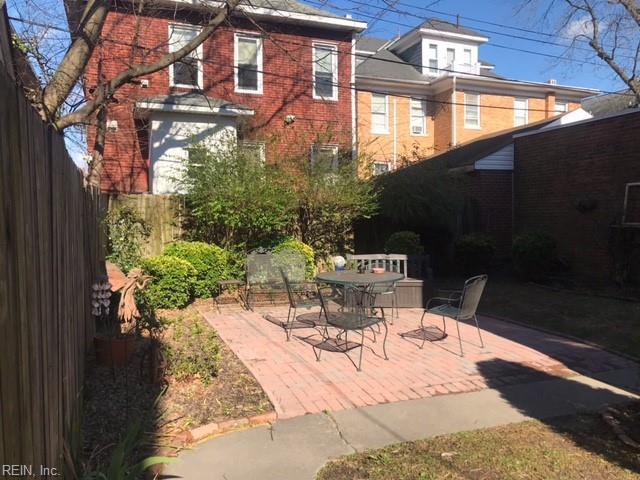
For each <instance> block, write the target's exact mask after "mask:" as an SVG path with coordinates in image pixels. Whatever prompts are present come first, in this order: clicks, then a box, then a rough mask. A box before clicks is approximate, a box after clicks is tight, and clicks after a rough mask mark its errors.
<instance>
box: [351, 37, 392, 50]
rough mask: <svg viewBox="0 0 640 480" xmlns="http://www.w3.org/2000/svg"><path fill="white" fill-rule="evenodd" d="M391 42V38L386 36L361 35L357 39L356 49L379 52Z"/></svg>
mask: <svg viewBox="0 0 640 480" xmlns="http://www.w3.org/2000/svg"><path fill="white" fill-rule="evenodd" d="M387 43H389V40H385V39H384V38H374V37H360V38H359V39H358V40H357V41H356V50H362V51H364V52H377V51H378V50H380V48H381V47H382V46H383V45H385V44H387Z"/></svg>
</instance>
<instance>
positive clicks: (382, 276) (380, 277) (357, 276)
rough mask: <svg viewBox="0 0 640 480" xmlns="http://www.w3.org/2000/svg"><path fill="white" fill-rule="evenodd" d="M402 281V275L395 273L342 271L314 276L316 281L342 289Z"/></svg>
mask: <svg viewBox="0 0 640 480" xmlns="http://www.w3.org/2000/svg"><path fill="white" fill-rule="evenodd" d="M402 279H404V274H402V273H396V272H384V273H371V272H365V273H358V272H357V271H355V270H343V271H338V272H322V273H319V274H318V275H316V280H317V281H318V282H320V283H328V284H329V285H340V286H343V287H346V286H353V287H365V286H367V285H372V284H376V283H388V282H397V281H399V280H402Z"/></svg>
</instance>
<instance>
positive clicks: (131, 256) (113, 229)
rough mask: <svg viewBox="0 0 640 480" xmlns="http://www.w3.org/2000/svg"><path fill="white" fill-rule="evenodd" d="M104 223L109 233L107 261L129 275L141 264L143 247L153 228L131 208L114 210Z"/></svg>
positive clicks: (110, 211)
mask: <svg viewBox="0 0 640 480" xmlns="http://www.w3.org/2000/svg"><path fill="white" fill-rule="evenodd" d="M103 223H104V226H105V228H106V233H107V252H108V255H107V260H109V261H110V262H113V263H114V264H116V265H117V266H118V267H119V268H120V269H121V270H122V271H123V272H124V273H128V272H129V270H131V269H132V268H133V267H136V266H138V264H139V263H140V259H141V258H142V245H143V244H144V242H145V241H146V240H147V239H148V238H149V236H150V235H151V227H150V226H149V224H148V223H147V222H146V221H145V220H144V219H143V218H142V217H141V216H140V214H139V213H138V211H137V210H135V209H134V208H132V207H129V206H123V207H118V208H112V209H111V210H109V213H107V215H106V217H105V219H104V222H103Z"/></svg>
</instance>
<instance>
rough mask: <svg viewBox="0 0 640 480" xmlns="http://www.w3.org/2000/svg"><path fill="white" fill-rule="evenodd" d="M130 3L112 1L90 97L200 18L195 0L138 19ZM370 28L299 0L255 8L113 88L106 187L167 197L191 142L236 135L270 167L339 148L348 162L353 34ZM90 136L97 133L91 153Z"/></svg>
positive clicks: (191, 31)
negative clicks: (191, 48) (181, 54)
mask: <svg viewBox="0 0 640 480" xmlns="http://www.w3.org/2000/svg"><path fill="white" fill-rule="evenodd" d="M154 6H155V4H154ZM128 8H130V6H127V4H124V3H117V4H114V7H113V10H112V12H110V13H109V15H108V18H107V22H106V24H105V26H104V29H103V32H102V39H103V42H101V44H100V46H99V47H98V48H97V49H96V51H95V53H94V55H93V57H92V59H91V61H90V63H89V65H88V67H87V73H86V81H85V88H86V91H87V94H88V95H90V92H91V90H92V87H94V86H95V85H96V84H97V83H98V82H99V81H100V80H101V79H109V78H112V77H113V76H114V75H115V74H117V73H118V72H120V71H122V70H124V69H126V68H127V67H128V66H129V65H130V64H131V63H134V62H147V61H150V60H153V59H155V58H158V57H159V56H160V55H161V54H163V53H166V52H167V51H170V50H172V49H177V48H179V47H180V46H181V45H182V44H184V43H185V42H186V41H188V40H189V39H190V38H191V37H192V36H194V35H196V34H197V32H198V28H199V27H198V24H199V23H202V18H203V17H202V12H201V11H199V10H198V8H202V7H201V6H200V7H199V6H198V5H197V3H187V2H174V4H173V8H170V9H160V8H159V7H155V8H154V10H152V11H147V12H143V13H142V14H138V13H136V14H135V15H134V14H132V13H131V11H129V10H127V9H128ZM364 28H366V24H364V23H362V22H357V21H354V20H352V19H350V18H345V17H340V16H337V15H333V14H330V13H327V12H324V11H321V10H318V9H315V8H312V7H308V6H306V5H302V4H300V3H298V2H296V1H294V0H252V1H251V2H250V4H249V3H247V4H246V5H244V6H243V7H242V8H241V9H240V10H239V11H238V12H237V13H236V14H234V16H233V17H232V18H231V19H230V20H229V21H228V22H227V23H225V24H223V25H222V26H221V27H219V28H218V30H216V32H215V33H214V34H213V36H212V37H210V38H209V39H207V40H206V41H205V42H204V44H203V45H202V46H200V47H199V48H198V49H196V51H195V52H193V53H192V54H191V55H189V56H188V57H187V58H185V59H184V60H183V61H182V62H178V63H176V64H174V65H172V66H170V67H169V68H167V69H164V70H162V71H159V72H157V73H155V74H152V75H149V76H147V77H144V78H141V79H140V80H141V82H140V83H138V84H135V85H134V84H132V85H129V86H125V87H123V88H122V89H120V90H119V91H118V92H117V95H116V100H117V101H116V102H114V103H113V104H111V105H110V106H109V110H108V125H109V131H108V133H107V138H106V148H105V154H104V158H105V162H104V172H103V176H102V181H101V186H102V189H103V190H104V191H107V192H119V193H140V192H153V193H171V192H172V191H174V189H175V186H174V184H173V182H172V181H171V178H172V177H174V176H175V175H176V172H179V169H180V165H181V161H182V160H183V159H184V158H185V157H186V156H187V155H188V147H189V145H190V144H191V143H192V142H193V139H197V140H199V141H208V142H212V143H215V142H219V141H221V139H222V138H223V137H224V136H226V135H229V136H232V137H235V136H236V135H237V136H238V137H239V140H240V141H241V142H243V143H244V145H245V148H251V149H254V150H255V151H256V154H257V155H259V156H260V157H263V158H264V157H266V159H267V161H272V160H274V159H277V158H278V157H279V156H281V155H303V156H306V157H307V158H308V157H309V156H310V155H311V156H317V155H323V156H329V157H334V156H335V157H337V156H338V155H339V154H340V153H341V152H342V153H344V154H345V155H348V156H349V158H350V155H351V151H352V146H353V143H352V142H353V130H354V128H355V127H354V109H353V105H354V103H355V96H354V94H353V91H352V89H351V88H350V86H351V84H352V75H353V68H352V62H353V58H354V56H353V55H352V48H353V38H354V35H355V33H357V32H360V31H362V30H363V29H364ZM132 44H134V45H133V46H132ZM94 135H95V131H94V129H92V128H89V132H88V144H89V148H91V145H92V142H93V139H94Z"/></svg>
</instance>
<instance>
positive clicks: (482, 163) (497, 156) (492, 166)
mask: <svg viewBox="0 0 640 480" xmlns="http://www.w3.org/2000/svg"><path fill="white" fill-rule="evenodd" d="M475 169H476V170H513V143H510V144H509V145H507V146H506V147H503V148H501V149H500V150H498V151H496V152H493V153H491V154H489V155H487V156H486V157H484V158H481V159H480V160H478V161H476V164H475Z"/></svg>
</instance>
